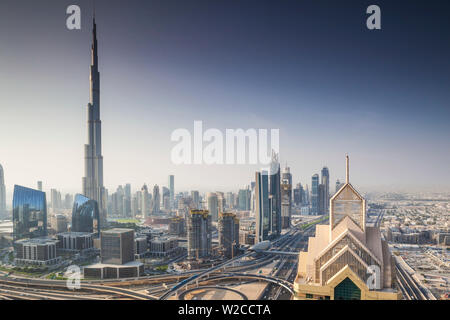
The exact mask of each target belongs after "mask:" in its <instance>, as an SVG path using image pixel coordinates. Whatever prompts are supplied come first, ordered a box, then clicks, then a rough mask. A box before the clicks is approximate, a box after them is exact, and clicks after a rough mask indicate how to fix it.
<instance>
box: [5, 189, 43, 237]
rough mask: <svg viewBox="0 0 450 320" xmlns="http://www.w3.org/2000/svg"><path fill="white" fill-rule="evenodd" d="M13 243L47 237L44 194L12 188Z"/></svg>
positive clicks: (37, 191) (32, 190)
mask: <svg viewBox="0 0 450 320" xmlns="http://www.w3.org/2000/svg"><path fill="white" fill-rule="evenodd" d="M13 233H14V234H13V237H14V241H15V240H19V239H25V238H37V237H45V236H47V201H46V198H45V192H42V191H39V190H34V189H30V188H26V187H22V186H18V185H15V186H14V195H13Z"/></svg>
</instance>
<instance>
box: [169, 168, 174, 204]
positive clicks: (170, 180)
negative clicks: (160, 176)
mask: <svg viewBox="0 0 450 320" xmlns="http://www.w3.org/2000/svg"><path fill="white" fill-rule="evenodd" d="M169 191H170V209H174V195H175V176H174V175H173V174H171V175H170V176H169Z"/></svg>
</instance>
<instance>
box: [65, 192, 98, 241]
mask: <svg viewBox="0 0 450 320" xmlns="http://www.w3.org/2000/svg"><path fill="white" fill-rule="evenodd" d="M71 230H72V232H90V233H97V234H100V214H99V210H98V203H97V201H95V200H92V199H89V198H88V197H85V196H83V195H81V194H77V195H76V196H75V202H74V204H73V210H72V229H71Z"/></svg>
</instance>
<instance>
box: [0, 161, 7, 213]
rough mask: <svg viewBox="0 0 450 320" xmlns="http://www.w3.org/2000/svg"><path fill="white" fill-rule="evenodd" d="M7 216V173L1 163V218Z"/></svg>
mask: <svg viewBox="0 0 450 320" xmlns="http://www.w3.org/2000/svg"><path fill="white" fill-rule="evenodd" d="M5 216H6V187H5V174H4V172H3V167H2V165H1V164H0V218H3V217H5Z"/></svg>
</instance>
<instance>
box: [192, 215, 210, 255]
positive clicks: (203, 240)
mask: <svg viewBox="0 0 450 320" xmlns="http://www.w3.org/2000/svg"><path fill="white" fill-rule="evenodd" d="M211 229H212V227H211V215H210V214H209V211H208V210H194V209H192V210H190V212H189V217H188V220H187V239H188V259H197V260H198V259H205V258H208V257H209V256H210V255H211V247H212V233H211Z"/></svg>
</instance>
